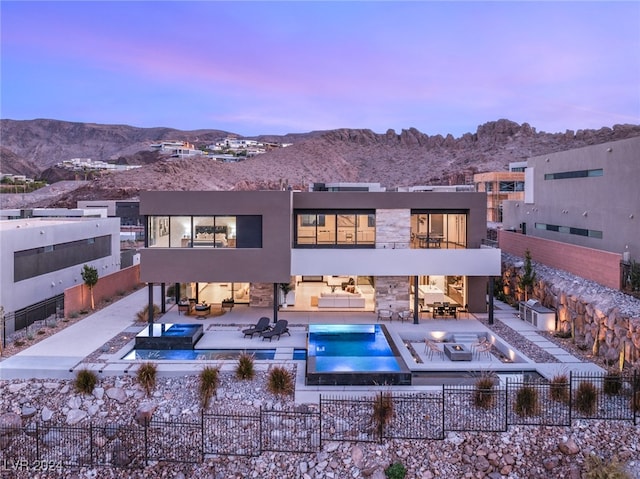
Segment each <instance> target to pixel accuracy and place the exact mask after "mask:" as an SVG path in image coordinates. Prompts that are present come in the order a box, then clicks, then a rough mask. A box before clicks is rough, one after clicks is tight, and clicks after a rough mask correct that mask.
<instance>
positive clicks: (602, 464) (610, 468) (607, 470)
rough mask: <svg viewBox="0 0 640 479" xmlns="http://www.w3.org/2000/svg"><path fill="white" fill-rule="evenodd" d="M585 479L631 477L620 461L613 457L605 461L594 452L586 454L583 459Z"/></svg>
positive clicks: (621, 478) (627, 478)
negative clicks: (585, 457)
mask: <svg viewBox="0 0 640 479" xmlns="http://www.w3.org/2000/svg"><path fill="white" fill-rule="evenodd" d="M585 466H586V473H585V475H584V476H583V477H585V478H586V479H631V476H630V475H629V473H628V472H627V471H625V468H624V466H623V465H622V464H620V462H619V461H618V458H616V457H614V458H613V459H611V460H610V461H605V460H604V459H602V458H601V457H599V456H596V455H595V454H591V455H589V456H587V460H586V461H585Z"/></svg>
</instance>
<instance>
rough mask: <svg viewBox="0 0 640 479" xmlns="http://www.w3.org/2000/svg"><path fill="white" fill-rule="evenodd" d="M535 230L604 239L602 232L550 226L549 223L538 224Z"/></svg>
mask: <svg viewBox="0 0 640 479" xmlns="http://www.w3.org/2000/svg"><path fill="white" fill-rule="evenodd" d="M535 228H536V229H538V230H546V231H556V232H558V233H566V234H570V235H576V236H588V237H589V238H598V239H602V231H599V230H590V229H587V228H575V227H573V226H560V225H550V224H547V223H536V224H535Z"/></svg>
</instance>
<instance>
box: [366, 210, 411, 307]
mask: <svg viewBox="0 0 640 479" xmlns="http://www.w3.org/2000/svg"><path fill="white" fill-rule="evenodd" d="M410 239H411V210H408V209H406V210H399V209H392V210H388V209H378V210H376V248H409V246H410ZM375 281H376V296H375V304H376V311H377V310H378V309H390V310H392V311H401V310H404V309H411V308H410V304H409V303H410V298H409V277H408V276H376V279H375Z"/></svg>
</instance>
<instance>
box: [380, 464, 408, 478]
mask: <svg viewBox="0 0 640 479" xmlns="http://www.w3.org/2000/svg"><path fill="white" fill-rule="evenodd" d="M384 475H385V476H387V477H388V478H389V479H404V477H405V476H406V475H407V468H406V467H404V464H402V463H401V462H394V463H393V464H391V465H390V466H389V467H387V468H386V469H385V470H384Z"/></svg>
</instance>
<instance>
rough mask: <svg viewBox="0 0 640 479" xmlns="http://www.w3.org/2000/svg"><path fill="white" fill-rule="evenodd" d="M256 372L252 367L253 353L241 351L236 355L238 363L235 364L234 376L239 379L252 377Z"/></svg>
mask: <svg viewBox="0 0 640 479" xmlns="http://www.w3.org/2000/svg"><path fill="white" fill-rule="evenodd" d="M255 374H256V370H255V367H254V356H253V354H248V353H244V352H243V353H242V354H240V356H239V357H238V364H237V366H236V377H237V378H239V379H253V377H254V376H255Z"/></svg>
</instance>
